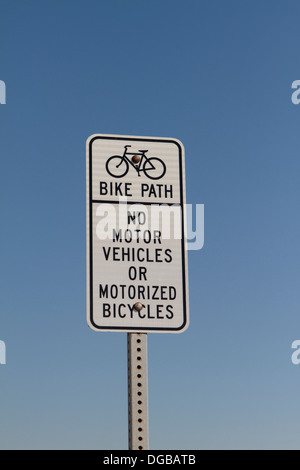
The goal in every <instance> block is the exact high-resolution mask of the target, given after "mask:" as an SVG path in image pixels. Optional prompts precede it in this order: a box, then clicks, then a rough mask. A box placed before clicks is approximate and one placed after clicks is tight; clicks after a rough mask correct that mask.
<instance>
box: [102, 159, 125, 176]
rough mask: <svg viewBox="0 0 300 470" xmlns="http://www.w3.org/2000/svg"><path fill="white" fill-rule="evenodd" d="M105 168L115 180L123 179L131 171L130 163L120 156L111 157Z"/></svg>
mask: <svg viewBox="0 0 300 470" xmlns="http://www.w3.org/2000/svg"><path fill="white" fill-rule="evenodd" d="M105 167H106V171H107V173H108V174H109V175H110V176H113V177H114V178H122V176H125V175H126V173H127V172H128V169H129V165H128V162H127V161H126V160H125V159H124V158H122V157H120V156H119V155H114V156H113V157H110V158H109V159H108V160H107V162H106V165H105Z"/></svg>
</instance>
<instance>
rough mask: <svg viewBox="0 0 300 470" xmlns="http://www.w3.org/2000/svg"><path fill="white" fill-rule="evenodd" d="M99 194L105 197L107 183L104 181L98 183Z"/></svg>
mask: <svg viewBox="0 0 300 470" xmlns="http://www.w3.org/2000/svg"><path fill="white" fill-rule="evenodd" d="M100 194H101V196H105V195H106V194H107V183H105V182H104V181H100Z"/></svg>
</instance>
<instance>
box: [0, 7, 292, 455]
mask: <svg viewBox="0 0 300 470" xmlns="http://www.w3.org/2000/svg"><path fill="white" fill-rule="evenodd" d="M299 14H300V5H299V2H297V1H293V0H285V1H283V0H282V1H278V0H277V1H273V2H269V1H266V0H263V1H261V0H259V1H258V0H252V1H243V2H237V1H231V0H226V1H225V0H224V1H222V2H221V1H217V0H201V1H199V0H197V1H194V0H188V1H185V2H184V1H182V0H180V1H179V0H163V1H162V0H160V1H158V0H151V2H149V1H147V2H146V1H143V0H140V1H137V0H126V1H120V0H119V1H118V0H111V1H109V2H108V1H101V0H98V1H94V0H85V1H82V0H77V1H76V2H74V1H69V0H63V1H61V0H60V1H56V0H54V1H53V0H52V1H51V2H50V1H48V0H44V1H42V2H41V1H36V0H29V1H27V2H23V1H16V0H9V1H8V0H2V2H1V6H0V65H1V67H0V79H1V80H4V81H5V83H6V87H7V104H6V105H1V107H0V136H1V138H0V155H1V168H2V171H1V173H0V194H1V198H0V207H1V220H2V223H1V235H0V239H1V247H0V250H1V251H0V253H1V270H0V276H1V279H0V283H1V289H0V292H1V297H0V298H1V300H0V307H1V316H0V339H1V340H2V341H5V343H6V347H7V364H6V365H1V366H0V384H1V386H0V416H1V419H0V423H1V424H0V436H1V439H0V447H1V448H2V449H48V448H50V449H76V448H80V449H126V448H127V374H126V366H127V364H126V361H127V359H126V334H125V333H98V332H94V331H92V330H90V329H89V328H88V326H87V323H86V311H85V310H86V308H85V297H86V288H85V142H86V139H87V138H88V137H89V136H90V135H92V134H94V133H104V134H106V133H108V134H122V135H142V136H143V135H144V136H157V137H173V138H177V139H180V140H181V141H182V142H183V144H184V146H185V151H186V182H187V202H188V203H190V204H205V245H204V248H203V249H202V250H200V251H190V252H189V292H190V327H189V329H188V330H187V331H186V332H184V333H182V334H179V335H173V334H149V335H148V351H149V411H150V448H152V449H229V448H233V449H240V448H241V449H248V448H255V449H262V448H268V449H286V448H293V449H299V438H300V431H299V426H298V422H299V419H300V407H299V392H298V390H299V385H300V366H298V367H297V366H295V365H293V364H292V362H291V354H292V350H291V343H292V342H293V341H294V340H296V339H299V338H300V316H299V300H300V299H299V274H300V273H299V235H300V222H299V197H300V189H299V188H300V186H299V170H300V159H299V149H300V132H299V129H300V106H295V105H293V104H292V102H291V94H292V90H291V84H292V82H293V81H294V80H297V79H300V71H299V59H298V55H299V47H298V46H299V40H300V33H299V21H298V18H299Z"/></svg>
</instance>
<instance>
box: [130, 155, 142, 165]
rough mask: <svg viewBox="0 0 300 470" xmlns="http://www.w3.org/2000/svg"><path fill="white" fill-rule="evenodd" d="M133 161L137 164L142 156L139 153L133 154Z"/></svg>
mask: <svg viewBox="0 0 300 470" xmlns="http://www.w3.org/2000/svg"><path fill="white" fill-rule="evenodd" d="M131 161H132V162H133V163H135V164H137V163H139V161H140V157H139V156H138V155H133V157H132V159H131Z"/></svg>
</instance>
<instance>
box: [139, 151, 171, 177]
mask: <svg viewBox="0 0 300 470" xmlns="http://www.w3.org/2000/svg"><path fill="white" fill-rule="evenodd" d="M143 171H144V173H145V175H146V176H148V178H150V179H151V180H159V179H160V178H162V177H163V176H164V174H165V173H166V165H165V164H164V162H163V161H162V160H160V159H159V158H156V157H152V158H148V159H147V160H146V161H145V163H144V166H143Z"/></svg>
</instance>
